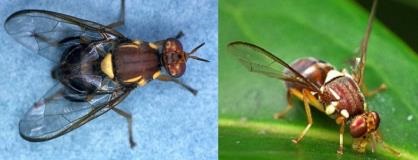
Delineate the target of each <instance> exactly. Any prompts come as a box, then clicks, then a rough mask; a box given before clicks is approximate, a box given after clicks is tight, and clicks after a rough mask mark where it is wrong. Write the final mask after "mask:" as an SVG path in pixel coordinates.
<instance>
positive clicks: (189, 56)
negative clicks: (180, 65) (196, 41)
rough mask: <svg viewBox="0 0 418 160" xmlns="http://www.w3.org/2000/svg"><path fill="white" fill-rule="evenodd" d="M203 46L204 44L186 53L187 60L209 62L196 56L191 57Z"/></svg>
mask: <svg viewBox="0 0 418 160" xmlns="http://www.w3.org/2000/svg"><path fill="white" fill-rule="evenodd" d="M203 45H205V43H204V42H203V43H202V44H200V45H198V46H197V47H195V48H194V49H192V51H191V52H190V53H187V57H188V58H193V59H195V60H199V61H203V62H209V60H207V59H203V58H200V57H197V56H193V55H192V54H194V53H195V52H196V51H197V50H199V48H200V47H202V46H203Z"/></svg>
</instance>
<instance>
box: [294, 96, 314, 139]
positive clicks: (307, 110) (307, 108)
mask: <svg viewBox="0 0 418 160" xmlns="http://www.w3.org/2000/svg"><path fill="white" fill-rule="evenodd" d="M302 92H303V103H304V105H305V111H306V118H307V120H308V125H307V126H306V127H305V129H304V130H303V131H302V133H301V134H300V135H299V137H298V138H296V139H293V140H292V142H293V143H299V142H300V141H301V140H302V139H303V137H304V136H305V134H306V133H307V132H308V131H309V128H311V126H312V124H313V120H312V114H311V109H310V107H309V102H310V99H309V98H310V97H311V96H312V95H311V96H309V95H310V94H311V93H310V92H309V91H308V90H305V89H304V90H303V91H302ZM312 97H313V96H312Z"/></svg>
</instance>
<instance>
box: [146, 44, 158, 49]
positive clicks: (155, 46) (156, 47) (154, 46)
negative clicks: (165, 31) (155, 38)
mask: <svg viewBox="0 0 418 160" xmlns="http://www.w3.org/2000/svg"><path fill="white" fill-rule="evenodd" d="M148 45H149V46H150V47H151V48H154V49H158V46H157V45H156V44H154V43H151V42H150V43H148Z"/></svg>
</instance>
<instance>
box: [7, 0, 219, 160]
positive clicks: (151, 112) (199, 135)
mask: <svg viewBox="0 0 418 160" xmlns="http://www.w3.org/2000/svg"><path fill="white" fill-rule="evenodd" d="M2 3H3V4H1V5H0V6H2V7H1V8H0V9H1V10H0V16H1V17H3V18H4V19H3V20H2V23H3V22H4V20H5V18H6V17H7V16H9V15H10V14H12V13H13V12H16V11H18V10H22V9H43V10H51V11H55V12H60V13H64V14H67V15H71V16H75V17H80V18H82V19H88V20H92V21H95V22H98V23H101V24H109V23H110V22H113V21H115V20H116V19H117V18H118V13H119V12H118V11H119V3H120V2H119V1H112V2H110V1H91V2H89V1H86V2H85V1H70V2H64V1H46V2H34V3H33V4H28V3H27V2H26V3H25V2H24V1H17V2H2ZM3 25H4V24H3ZM118 31H120V32H122V33H123V34H124V35H126V36H127V37H129V38H131V39H140V40H144V41H156V40H160V39H166V38H168V37H173V35H175V34H176V33H178V32H179V31H183V32H184V33H185V36H184V37H182V38H181V42H182V43H183V48H184V50H186V51H189V50H191V49H193V48H194V47H195V46H197V45H198V44H200V43H201V42H205V43H206V45H205V46H203V47H202V48H200V49H199V53H198V54H199V56H201V57H204V58H206V59H209V60H210V61H211V62H210V63H201V62H198V61H189V62H188V63H187V69H186V72H185V74H184V75H183V76H182V77H181V78H180V80H181V81H183V82H185V83H187V84H188V85H190V86H192V87H193V88H195V89H197V90H198V91H199V93H198V94H197V96H193V95H192V94H190V93H189V92H188V91H187V90H184V89H183V88H181V87H179V86H177V85H175V84H174V83H164V82H158V81H151V82H150V84H149V85H146V86H144V87H140V88H137V89H136V90H134V91H133V92H132V93H131V94H130V95H129V96H128V97H127V98H126V99H125V100H124V101H123V102H122V103H120V104H119V105H118V107H119V108H122V109H124V110H126V111H129V112H131V113H132V115H133V135H134V137H135V138H136V141H137V144H138V146H137V147H136V148H134V149H133V150H130V149H129V145H127V143H126V138H127V136H128V134H127V127H126V125H127V124H126V120H125V119H123V118H121V117H120V116H118V115H117V114H115V113H111V112H109V113H106V114H104V115H103V116H101V117H99V118H97V119H95V120H93V121H91V122H89V123H88V124H86V125H84V126H83V127H81V128H79V129H77V130H75V131H73V132H70V133H68V134H66V135H65V136H62V137H59V138H57V139H54V140H51V141H47V142H42V143H30V142H27V141H24V140H23V139H22V138H21V137H19V134H18V122H19V119H20V118H22V117H23V116H24V113H25V112H26V110H27V109H29V107H30V106H31V105H32V104H33V102H35V101H37V100H38V99H39V98H40V97H42V96H43V94H44V93H46V92H47V90H48V88H51V87H52V86H53V84H54V80H52V78H51V77H50V71H51V69H52V67H53V66H54V62H51V61H49V60H47V59H44V58H42V57H41V56H38V55H36V53H32V51H30V50H27V49H25V48H24V47H22V46H21V45H20V44H19V43H17V42H15V41H14V40H13V38H12V37H10V36H8V35H7V34H6V32H5V31H4V30H3V29H2V30H1V31H0V37H2V38H1V39H0V44H2V45H1V46H2V47H0V55H1V57H2V58H1V60H0V62H1V63H0V70H2V71H3V72H4V74H5V75H7V76H6V77H5V78H3V79H2V80H0V81H1V84H0V85H1V86H0V87H2V88H3V89H2V91H0V96H1V97H2V98H1V99H0V100H1V104H2V108H3V110H4V113H5V116H3V117H1V120H2V121H3V123H2V128H4V131H3V132H2V133H0V140H1V141H2V142H3V144H2V145H0V152H2V153H0V159H13V158H15V159H31V158H33V157H39V158H52V159H57V158H69V159H86V158H89V159H91V158H97V159H108V158H111V159H216V157H217V123H216V121H217V69H216V68H217V1H213V0H212V1H210V0H208V1H196V2H195V1H169V2H164V3H162V2H157V1H143V2H138V1H129V0H127V1H126V23H125V26H123V27H121V28H118Z"/></svg>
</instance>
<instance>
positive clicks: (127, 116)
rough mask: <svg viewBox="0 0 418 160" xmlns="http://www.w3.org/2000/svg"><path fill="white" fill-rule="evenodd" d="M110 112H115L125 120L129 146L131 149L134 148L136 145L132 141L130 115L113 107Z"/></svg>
mask: <svg viewBox="0 0 418 160" xmlns="http://www.w3.org/2000/svg"><path fill="white" fill-rule="evenodd" d="M112 110H113V111H115V112H116V113H117V114H119V115H121V116H122V117H124V118H126V120H127V121H128V134H129V144H130V146H131V148H134V147H135V145H136V143H135V141H134V138H133V134H132V115H131V114H130V113H128V112H126V111H123V110H121V109H118V108H116V107H113V108H112Z"/></svg>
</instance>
